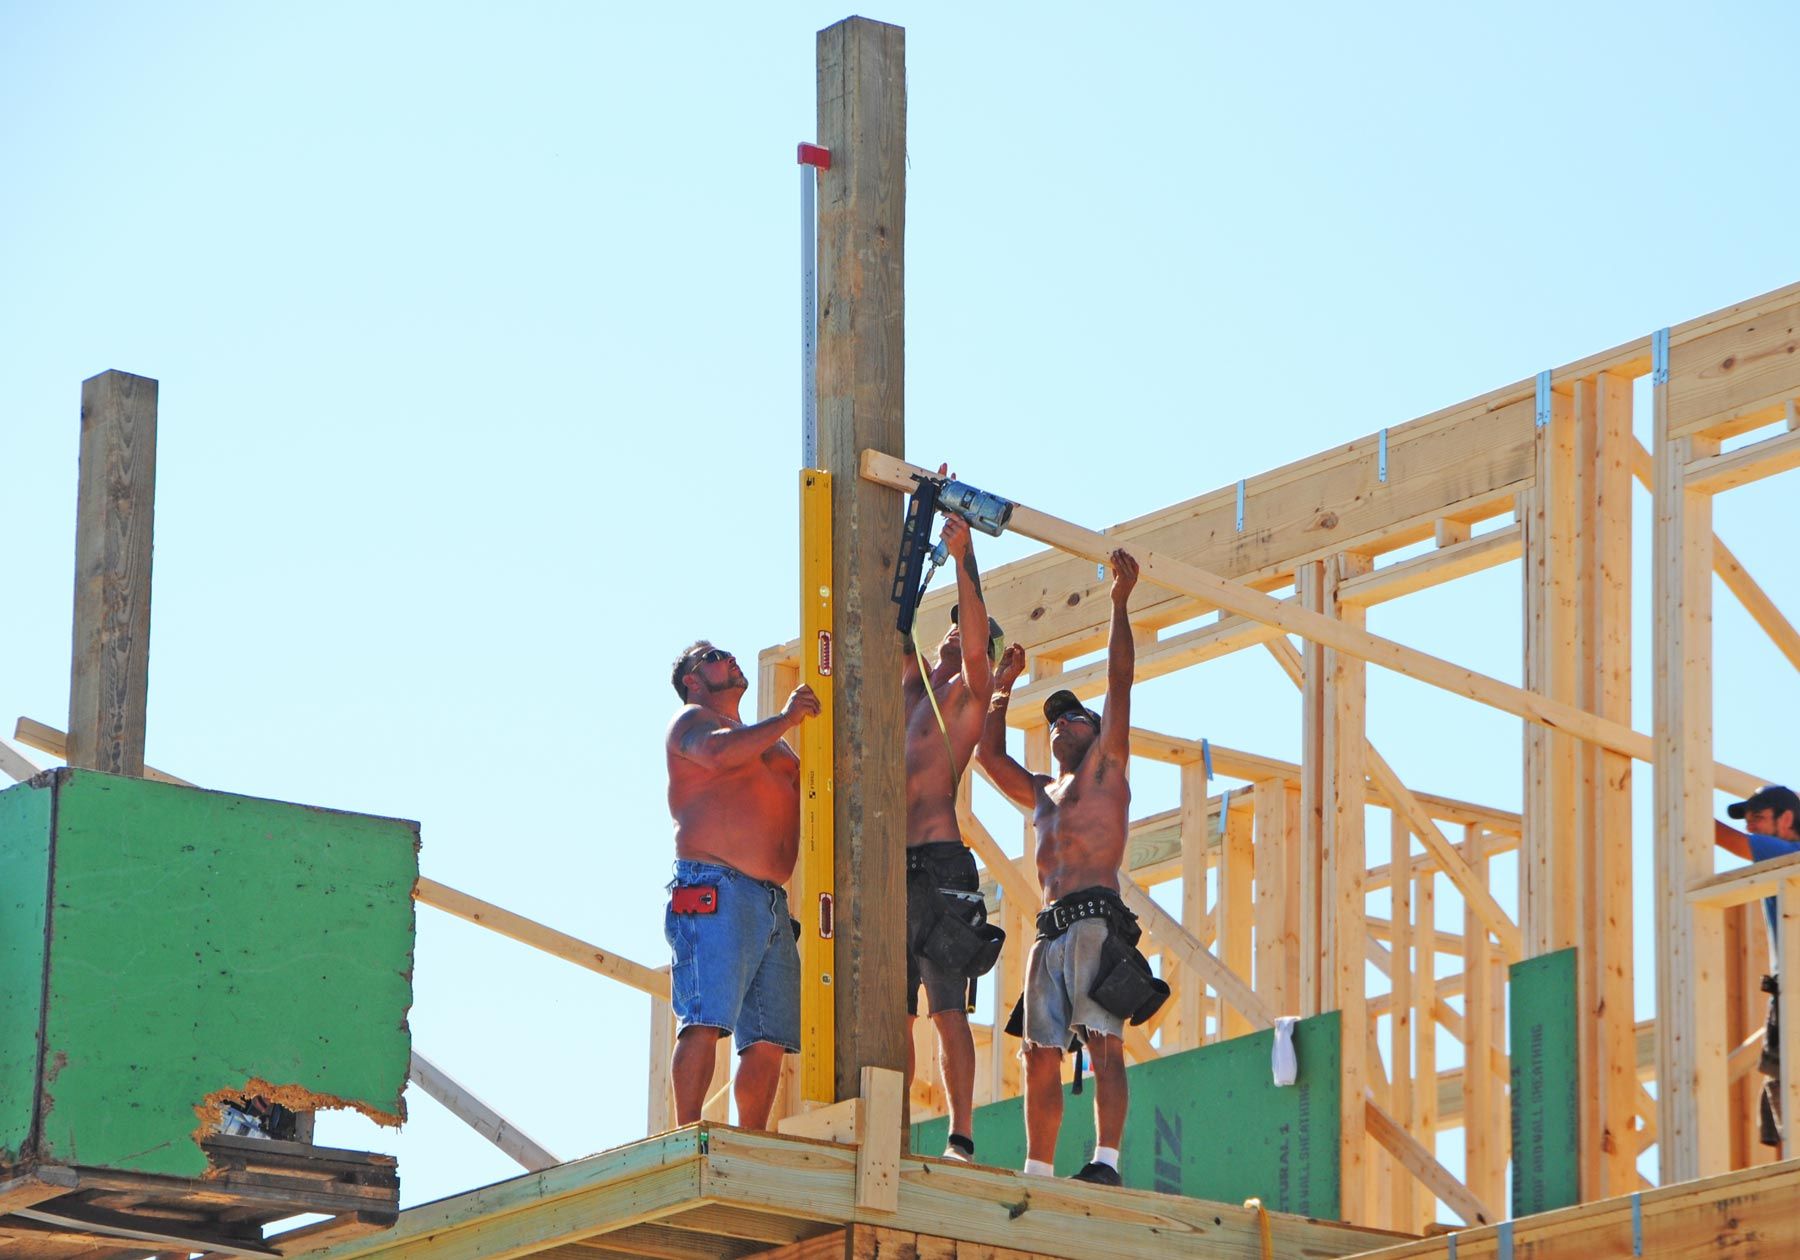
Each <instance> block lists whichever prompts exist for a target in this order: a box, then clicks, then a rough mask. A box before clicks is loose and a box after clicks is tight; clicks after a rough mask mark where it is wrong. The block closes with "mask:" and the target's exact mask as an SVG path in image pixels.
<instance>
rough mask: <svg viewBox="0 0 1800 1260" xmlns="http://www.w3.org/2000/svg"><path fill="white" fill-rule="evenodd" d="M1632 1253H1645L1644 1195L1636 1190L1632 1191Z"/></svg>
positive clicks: (1637, 1254) (1636, 1254) (1635, 1254)
mask: <svg viewBox="0 0 1800 1260" xmlns="http://www.w3.org/2000/svg"><path fill="white" fill-rule="evenodd" d="M1631 1254H1632V1255H1634V1256H1641V1255H1643V1254H1644V1196H1643V1195H1642V1194H1641V1193H1639V1192H1638V1191H1635V1190H1634V1191H1632V1193H1631Z"/></svg>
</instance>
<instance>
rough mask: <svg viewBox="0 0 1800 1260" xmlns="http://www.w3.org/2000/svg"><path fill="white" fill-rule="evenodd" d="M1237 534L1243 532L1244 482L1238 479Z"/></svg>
mask: <svg viewBox="0 0 1800 1260" xmlns="http://www.w3.org/2000/svg"><path fill="white" fill-rule="evenodd" d="M1237 532H1238V533H1240V534H1241V533H1243V532H1244V481H1243V478H1241V477H1240V478H1239V479H1238V529H1237Z"/></svg>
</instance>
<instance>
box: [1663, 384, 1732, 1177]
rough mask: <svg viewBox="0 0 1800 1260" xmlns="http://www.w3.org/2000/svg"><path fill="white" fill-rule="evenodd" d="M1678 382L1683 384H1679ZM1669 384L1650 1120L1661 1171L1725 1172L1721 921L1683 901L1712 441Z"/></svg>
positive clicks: (1699, 872)
mask: <svg viewBox="0 0 1800 1260" xmlns="http://www.w3.org/2000/svg"><path fill="white" fill-rule="evenodd" d="M1684 387H1685V386H1684ZM1670 393H1671V386H1670V385H1669V384H1666V383H1665V384H1660V385H1657V386H1655V387H1654V388H1653V389H1652V391H1651V396H1652V399H1653V403H1654V408H1655V415H1654V418H1653V426H1652V427H1653V431H1654V433H1655V439H1656V440H1655V448H1654V456H1653V463H1654V480H1655V493H1654V495H1653V499H1654V503H1655V511H1656V527H1655V542H1654V546H1653V565H1652V571H1653V577H1654V581H1655V587H1656V594H1655V605H1656V625H1655V662H1656V688H1655V695H1656V720H1655V723H1654V725H1655V728H1656V786H1655V800H1656V810H1655V817H1656V846H1655V854H1656V860H1655V863H1654V865H1655V870H1656V876H1655V878H1656V906H1657V918H1656V950H1655V956H1656V960H1657V972H1656V974H1657V982H1656V1010H1657V1023H1658V1032H1659V1034H1660V1035H1659V1037H1658V1054H1657V1071H1656V1079H1657V1082H1658V1090H1657V1129H1658V1133H1659V1135H1660V1136H1659V1138H1658V1143H1659V1151H1660V1154H1661V1164H1662V1178H1661V1179H1662V1181H1663V1182H1664V1183H1665V1184H1667V1183H1669V1182H1674V1181H1687V1180H1692V1179H1693V1178H1695V1177H1701V1176H1707V1175H1710V1174H1712V1173H1717V1172H1723V1171H1724V1169H1725V1164H1726V1159H1727V1153H1728V1150H1729V1143H1728V1140H1727V1139H1728V1130H1727V1129H1726V1127H1725V1125H1724V1124H1722V1123H1721V1120H1722V1117H1723V1116H1724V1113H1725V1103H1726V1098H1725V1046H1724V1039H1723V1036H1722V1035H1721V1034H1722V1031H1723V1029H1724V1026H1725V1020H1724V939H1723V935H1724V928H1723V924H1722V923H1720V922H1719V916H1717V915H1714V914H1701V915H1697V914H1695V913H1694V912H1693V910H1692V909H1691V908H1690V907H1689V905H1688V902H1687V896H1686V891H1687V887H1688V885H1690V884H1691V883H1693V882H1694V881H1696V880H1698V879H1701V878H1703V877H1705V876H1706V875H1708V874H1709V873H1710V872H1711V870H1712V860H1713V858H1712V850H1713V830H1712V828H1713V813H1712V788H1713V783H1714V776H1713V775H1712V774H1711V773H1710V772H1709V771H1710V768H1711V766H1712V669H1711V648H1712V556H1711V542H1712V502H1711V500H1710V499H1708V498H1707V497H1706V496H1705V495H1703V494H1694V493H1692V492H1690V491H1689V490H1688V488H1687V483H1686V476H1685V471H1684V470H1685V469H1686V467H1687V465H1688V463H1689V462H1690V461H1691V460H1692V459H1694V458H1695V457H1696V456H1697V455H1701V454H1710V453H1712V451H1713V450H1716V449H1717V444H1716V443H1714V442H1711V440H1710V439H1705V438H1685V437H1675V436H1672V435H1671V432H1670V399H1669V395H1670Z"/></svg>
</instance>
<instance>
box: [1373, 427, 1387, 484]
mask: <svg viewBox="0 0 1800 1260" xmlns="http://www.w3.org/2000/svg"><path fill="white" fill-rule="evenodd" d="M1375 442H1376V444H1375V479H1376V480H1377V481H1386V480H1387V430H1386V429H1383V430H1382V431H1381V432H1380V433H1377V434H1376V435H1375Z"/></svg>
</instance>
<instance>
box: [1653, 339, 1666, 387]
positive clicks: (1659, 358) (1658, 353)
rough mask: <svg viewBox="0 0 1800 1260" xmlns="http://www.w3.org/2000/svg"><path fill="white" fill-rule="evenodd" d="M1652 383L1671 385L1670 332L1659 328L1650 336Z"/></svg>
mask: <svg viewBox="0 0 1800 1260" xmlns="http://www.w3.org/2000/svg"><path fill="white" fill-rule="evenodd" d="M1650 383H1651V384H1652V385H1667V384H1668V383H1669V330H1668V329H1667V328H1659V329H1657V330H1656V331H1655V332H1653V333H1651V334H1650Z"/></svg>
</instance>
